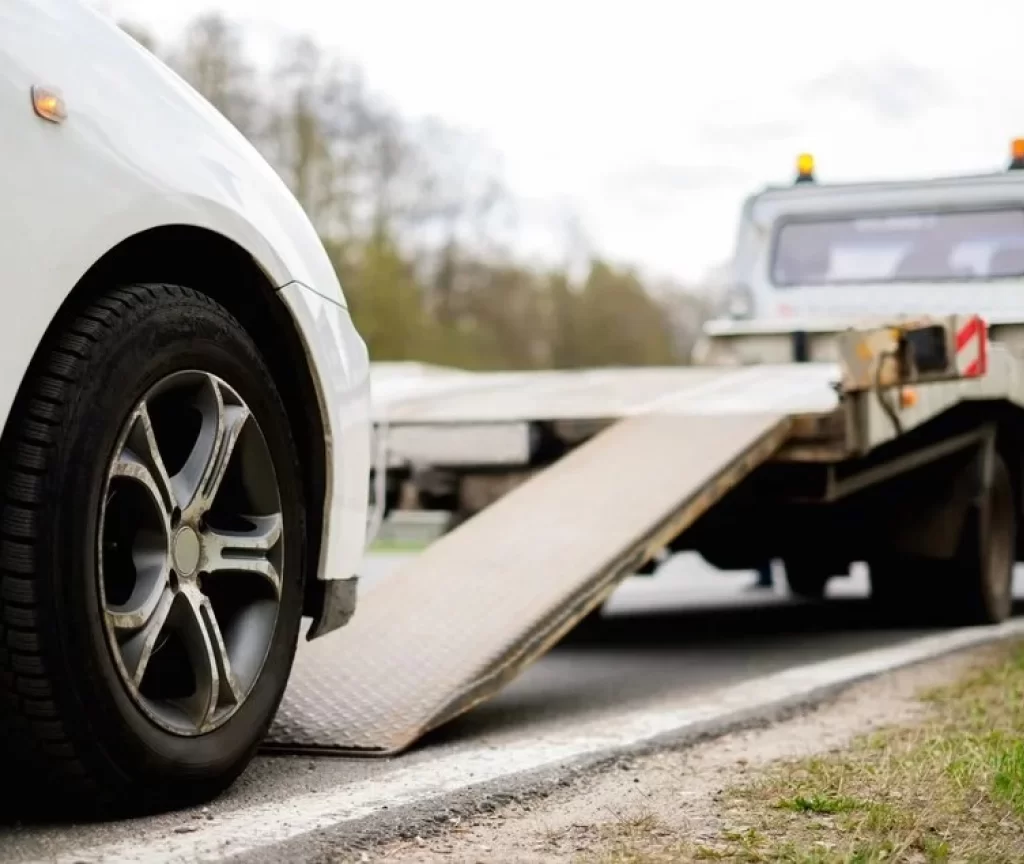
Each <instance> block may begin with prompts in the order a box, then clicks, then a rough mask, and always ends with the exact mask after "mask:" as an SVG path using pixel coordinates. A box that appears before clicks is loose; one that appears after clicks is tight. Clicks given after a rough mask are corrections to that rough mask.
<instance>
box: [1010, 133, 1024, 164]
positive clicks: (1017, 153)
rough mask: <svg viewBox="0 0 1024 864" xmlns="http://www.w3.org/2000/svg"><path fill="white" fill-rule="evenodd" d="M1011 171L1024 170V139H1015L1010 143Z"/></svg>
mask: <svg viewBox="0 0 1024 864" xmlns="http://www.w3.org/2000/svg"><path fill="white" fill-rule="evenodd" d="M1010 170H1011V171H1022V170H1024V138H1014V139H1013V141H1012V142H1011V143H1010Z"/></svg>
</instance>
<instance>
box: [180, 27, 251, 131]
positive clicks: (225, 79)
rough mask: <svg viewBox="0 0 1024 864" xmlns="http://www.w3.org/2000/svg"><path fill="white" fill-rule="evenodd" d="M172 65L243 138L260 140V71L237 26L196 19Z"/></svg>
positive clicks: (187, 31) (187, 30)
mask: <svg viewBox="0 0 1024 864" xmlns="http://www.w3.org/2000/svg"><path fill="white" fill-rule="evenodd" d="M170 63H171V65H172V66H174V67H175V68H176V69H177V71H178V72H179V73H180V74H181V76H182V77H183V78H184V79H185V80H186V81H188V82H189V83H190V84H191V85H192V86H193V87H195V88H196V89H197V90H198V91H199V92H200V93H202V94H203V95H204V96H205V97H206V99H207V100H208V101H209V102H210V103H211V104H212V105H213V106H214V107H215V108H217V110H218V111H220V112H221V114H223V115H224V116H225V117H227V119H228V120H230V121H231V122H232V123H233V124H234V125H235V127H236V128H237V129H238V130H239V131H240V132H241V133H242V134H243V135H246V136H247V137H249V138H250V139H256V138H257V137H258V134H259V131H260V130H259V110H258V109H259V100H258V98H257V96H256V93H257V90H256V89H255V87H254V79H255V76H256V71H255V68H254V67H253V65H252V64H251V63H250V62H249V59H248V57H247V56H246V53H245V48H244V45H243V40H242V34H241V33H240V32H239V30H238V28H237V26H236V25H234V24H232V23H230V22H229V21H227V20H226V19H225V18H224V17H223V16H222V15H220V14H217V13H213V14H209V15H203V16H202V17H200V18H196V19H195V20H194V21H193V22H192V23H191V24H189V26H188V27H187V28H186V30H185V35H184V39H183V44H182V47H181V48H180V50H179V51H178V52H176V53H175V54H173V55H172V56H171V58H170Z"/></svg>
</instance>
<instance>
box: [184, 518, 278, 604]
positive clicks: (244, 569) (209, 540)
mask: <svg viewBox="0 0 1024 864" xmlns="http://www.w3.org/2000/svg"><path fill="white" fill-rule="evenodd" d="M245 519H246V521H247V522H250V523H251V524H252V526H253V527H252V529H251V530H249V531H224V530H213V529H207V530H206V531H205V532H203V548H204V549H205V550H206V560H205V563H204V565H203V569H204V570H206V571H207V572H208V573H217V572H220V571H228V570H231V571H235V572H241V573H255V574H258V575H260V576H262V577H263V578H264V579H265V580H266V581H267V582H269V583H270V585H271V587H272V588H273V589H274V596H275V597H277V596H280V593H281V574H280V573H278V570H277V568H276V567H275V566H274V564H273V562H271V560H270V558H269V553H270V552H271V551H272V550H273V548H274V547H275V546H276V545H277V544H278V542H279V541H280V539H281V529H282V524H283V521H282V518H281V514H280V513H274V514H272V515H270V516H246V517H245Z"/></svg>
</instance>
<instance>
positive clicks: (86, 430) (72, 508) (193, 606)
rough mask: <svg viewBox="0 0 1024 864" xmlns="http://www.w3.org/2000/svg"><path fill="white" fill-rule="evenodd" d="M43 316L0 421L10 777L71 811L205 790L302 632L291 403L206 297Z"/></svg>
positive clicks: (235, 756)
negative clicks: (54, 319)
mask: <svg viewBox="0 0 1024 864" xmlns="http://www.w3.org/2000/svg"><path fill="white" fill-rule="evenodd" d="M55 329H57V330H58V332H56V333H55V334H53V336H52V337H48V341H47V342H46V343H45V344H44V345H43V346H42V347H41V348H40V350H39V352H37V356H36V358H35V359H34V361H33V363H32V366H31V368H30V370H29V373H28V376H27V378H26V380H25V383H24V384H23V386H22V388H21V391H20V392H19V394H18V397H17V399H16V402H15V406H14V409H13V411H12V413H11V415H10V417H9V419H8V422H7V426H6V429H5V431H4V437H3V447H2V453H3V457H4V461H3V466H2V473H0V496H2V498H0V524H2V537H0V646H2V647H0V750H3V751H4V752H3V753H2V754H0V755H2V756H3V758H5V778H6V779H7V781H8V785H9V786H10V788H16V789H19V790H25V791H26V792H27V793H28V794H29V795H31V793H32V792H33V790H38V791H40V792H41V793H43V794H45V795H46V796H47V801H48V806H49V807H52V806H53V805H54V804H63V805H66V806H67V805H70V806H71V807H72V809H73V812H81V811H84V810H88V811H99V812H102V813H110V812H119V813H127V812H135V811H139V810H147V809H150V808H152V807H166V806H178V805H182V804H189V803H195V802H197V801H200V800H205V799H207V798H209V797H211V796H212V795H215V794H216V793H218V792H220V791H221V790H223V789H224V788H225V787H227V786H228V785H229V784H230V783H231V782H232V781H233V780H234V779H235V778H236V777H237V776H238V775H239V774H240V773H241V771H242V770H243V769H244V768H245V766H246V765H247V764H248V762H249V761H250V759H251V758H252V755H253V753H254V752H255V749H256V747H257V745H258V744H259V742H260V740H261V739H262V738H263V737H264V735H265V733H266V731H267V728H268V726H269V724H270V722H271V720H272V719H273V716H274V713H275V712H276V710H277V707H278V704H279V702H280V699H281V697H282V695H283V693H284V688H285V684H286V683H287V680H288V675H289V672H290V669H291V664H292V659H293V655H294V651H295V646H296V642H297V638H298V631H299V624H300V614H301V606H302V597H303V564H304V548H303V547H304V537H305V529H304V519H305V515H304V508H303V503H302V502H303V498H302V490H301V488H300V480H299V478H300V476H301V475H300V472H299V464H298V458H297V453H296V447H295V444H294V442H293V440H292V435H291V431H290V428H289V423H288V419H287V415H286V413H285V410H284V407H283V404H282V402H281V398H280V396H279V394H278V391H277V389H276V387H275V385H274V382H273V379H272V378H271V376H270V373H269V372H268V370H267V367H266V365H265V364H264V362H263V360H262V358H261V357H260V354H259V352H258V351H257V349H256V346H255V344H254V343H253V341H252V340H251V339H250V338H249V336H248V335H247V333H246V332H245V330H244V329H243V328H242V327H241V325H240V324H239V323H238V322H237V321H236V320H235V319H234V318H233V317H232V316H231V315H230V314H229V313H228V312H227V311H226V310H225V309H223V308H222V307H220V306H219V305H217V304H216V303H214V302H213V301H211V300H210V299H209V298H207V297H206V296H205V295H202V294H199V293H196V292H194V291H191V290H188V289H185V288H180V287H174V286H169V285H132V286H128V287H124V288H119V289H115V290H111V291H110V292H108V293H106V294H105V295H103V296H102V297H100V298H99V299H97V300H95V301H94V302H93V303H91V304H90V305H89V306H88V308H85V309H84V310H83V311H81V312H80V313H79V314H77V315H74V316H69V317H68V318H66V319H65V320H64V322H63V325H62V326H57V327H56V328H55ZM48 812H52V810H50V811H48Z"/></svg>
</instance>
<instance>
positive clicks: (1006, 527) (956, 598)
mask: <svg viewBox="0 0 1024 864" xmlns="http://www.w3.org/2000/svg"><path fill="white" fill-rule="evenodd" d="M993 460H994V461H993V468H992V478H991V484H990V485H989V488H988V490H987V491H986V493H985V494H984V496H983V497H982V498H981V500H979V501H978V502H975V503H974V504H972V505H971V506H970V507H969V508H968V511H967V514H966V518H965V519H964V524H963V528H962V532H961V535H960V539H959V542H958V545H957V552H956V554H955V556H954V557H953V558H952V559H951V560H948V561H903V562H900V561H883V562H876V563H872V564H871V565H870V570H871V594H872V601H873V603H874V604H875V605H876V606H877V607H878V608H879V611H880V612H882V613H883V614H885V615H886V616H887V617H896V618H898V619H900V620H901V621H902V620H913V621H914V622H915V623H916V622H919V621H920V622H922V623H929V624H940V625H949V626H970V625H984V624H997V623H999V622H1001V621H1005V620H1006V619H1007V618H1009V617H1010V615H1011V613H1012V611H1013V567H1014V563H1015V558H1016V544H1017V508H1016V505H1015V496H1014V491H1013V484H1012V481H1011V478H1010V473H1009V471H1008V470H1007V467H1006V463H1005V462H1004V461H1003V460H1002V458H1001V457H1000V456H998V455H994V456H993Z"/></svg>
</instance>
